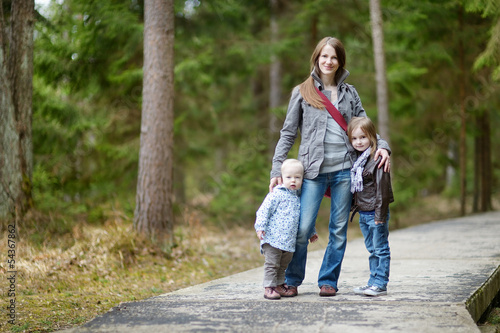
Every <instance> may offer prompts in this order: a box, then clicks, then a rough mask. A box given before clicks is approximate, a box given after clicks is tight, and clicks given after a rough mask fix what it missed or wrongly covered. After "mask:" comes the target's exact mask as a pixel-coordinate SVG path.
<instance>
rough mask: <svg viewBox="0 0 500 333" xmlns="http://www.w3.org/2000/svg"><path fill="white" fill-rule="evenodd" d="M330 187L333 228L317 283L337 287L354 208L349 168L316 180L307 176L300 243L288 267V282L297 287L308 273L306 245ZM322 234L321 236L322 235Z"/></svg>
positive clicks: (321, 175) (301, 205)
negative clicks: (350, 215) (348, 224)
mask: <svg viewBox="0 0 500 333" xmlns="http://www.w3.org/2000/svg"><path fill="white" fill-rule="evenodd" d="M328 186H329V187H330V190H331V206H330V222H329V224H328V228H329V231H330V235H329V241H328V246H327V247H326V250H325V255H324V257H323V263H322V265H321V268H320V271H319V276H318V286H319V287H320V288H321V286H323V285H329V286H332V287H334V288H335V289H336V290H338V288H337V282H338V279H339V275H340V268H341V265H342V260H343V259H344V253H345V248H346V242H347V222H348V219H349V211H350V209H351V201H352V194H351V191H350V189H351V176H350V171H349V170H341V171H336V172H331V173H324V174H320V175H318V177H316V178H315V179H304V182H303V184H302V193H301V195H300V223H299V230H298V233H297V245H296V248H295V253H294V255H293V258H292V261H291V262H290V264H289V265H288V268H287V270H286V284H287V285H289V286H295V287H298V286H300V285H301V284H302V281H303V280H304V276H305V272H306V260H307V246H308V244H309V238H310V237H311V236H312V235H313V233H314V231H315V225H316V217H317V216H318V211H319V207H320V204H321V200H323V197H324V195H325V191H326V189H327V187H328ZM320 237H321V236H320Z"/></svg>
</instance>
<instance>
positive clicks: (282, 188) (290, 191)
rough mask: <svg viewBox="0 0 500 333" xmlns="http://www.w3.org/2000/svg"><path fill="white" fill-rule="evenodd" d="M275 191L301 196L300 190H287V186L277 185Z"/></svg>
mask: <svg viewBox="0 0 500 333" xmlns="http://www.w3.org/2000/svg"><path fill="white" fill-rule="evenodd" d="M274 189H278V190H282V191H285V192H289V193H291V194H293V195H297V196H298V195H300V189H299V190H290V189H288V188H286V187H285V185H277V186H276V187H275V188H274Z"/></svg>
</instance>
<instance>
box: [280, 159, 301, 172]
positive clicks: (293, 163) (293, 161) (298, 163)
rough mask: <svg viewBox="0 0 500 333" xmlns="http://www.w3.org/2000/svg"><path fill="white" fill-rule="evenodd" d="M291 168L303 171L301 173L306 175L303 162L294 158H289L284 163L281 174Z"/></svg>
mask: <svg viewBox="0 0 500 333" xmlns="http://www.w3.org/2000/svg"><path fill="white" fill-rule="evenodd" d="M291 167H297V168H299V169H300V170H301V173H304V166H303V165H302V162H301V161H299V160H296V159H294V158H289V159H287V160H285V161H284V162H283V164H282V165H281V173H282V174H283V171H284V170H285V169H286V168H291Z"/></svg>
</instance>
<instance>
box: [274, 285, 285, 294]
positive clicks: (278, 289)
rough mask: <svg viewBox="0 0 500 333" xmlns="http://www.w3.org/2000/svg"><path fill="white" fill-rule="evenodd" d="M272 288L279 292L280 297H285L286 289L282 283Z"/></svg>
mask: <svg viewBox="0 0 500 333" xmlns="http://www.w3.org/2000/svg"><path fill="white" fill-rule="evenodd" d="M274 290H275V291H276V292H277V293H278V294H280V296H281V297H286V292H287V289H286V287H285V285H284V284H280V285H279V286H277V287H276V288H274Z"/></svg>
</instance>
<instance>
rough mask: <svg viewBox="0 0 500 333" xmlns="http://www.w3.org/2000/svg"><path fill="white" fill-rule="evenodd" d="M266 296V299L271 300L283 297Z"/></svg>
mask: <svg viewBox="0 0 500 333" xmlns="http://www.w3.org/2000/svg"><path fill="white" fill-rule="evenodd" d="M264 298H265V299H270V300H272V301H274V300H278V299H280V298H281V297H267V296H264Z"/></svg>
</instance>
